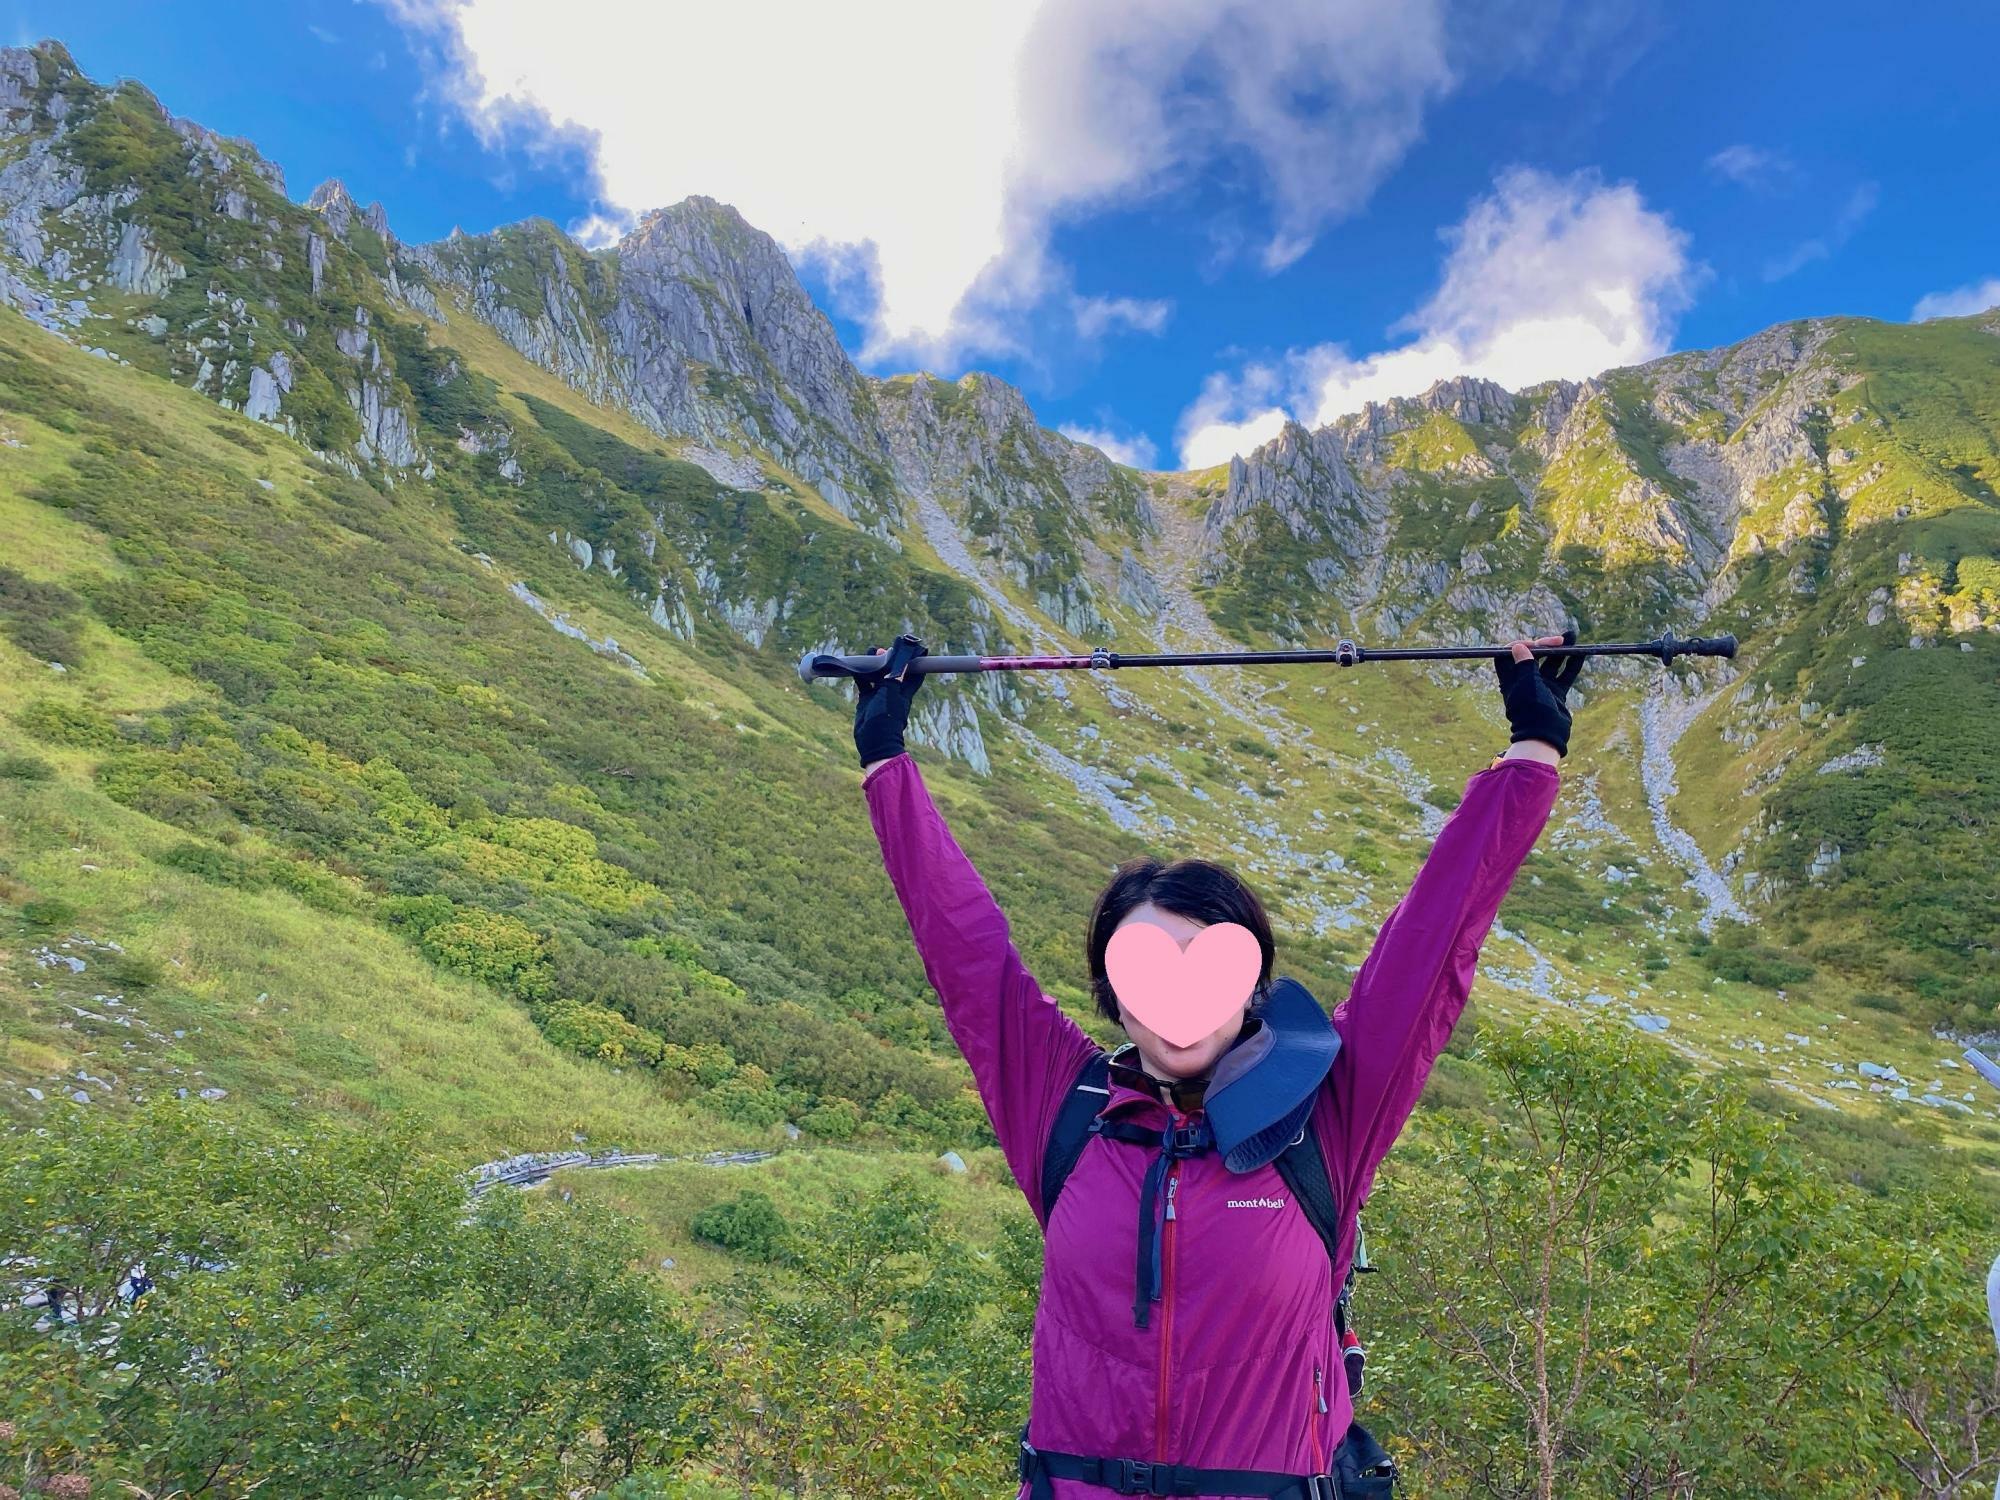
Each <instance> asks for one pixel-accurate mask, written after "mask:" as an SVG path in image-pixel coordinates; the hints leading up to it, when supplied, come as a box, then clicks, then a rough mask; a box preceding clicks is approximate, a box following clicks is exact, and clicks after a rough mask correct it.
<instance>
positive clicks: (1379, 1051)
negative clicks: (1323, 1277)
mask: <svg viewBox="0 0 2000 1500" xmlns="http://www.w3.org/2000/svg"><path fill="white" fill-rule="evenodd" d="M1560 779H1561V778H1560V777H1559V776H1558V775H1557V773H1556V769H1555V767H1554V766H1552V765H1549V764H1547V763H1545V762H1543V761H1540V760H1537V759H1533V758H1529V757H1525V756H1524V757H1519V758H1514V759H1505V760H1501V761H1499V762H1497V763H1495V764H1494V765H1492V766H1489V767H1488V768H1487V769H1486V770H1484V771H1481V772H1479V773H1478V774H1477V775H1475V776H1474V777H1473V778H1472V779H1471V780H1470V781H1468V782H1467V783H1466V784H1465V798H1464V800H1463V801H1461V802H1460V803H1459V805H1458V807H1457V809H1456V810H1455V811H1454V812H1453V813H1452V815H1451V817H1450V818H1448V819H1447V820H1446V821H1445V825H1444V827H1443V828H1442V829H1440V830H1439V832H1438V836H1437V842H1436V843H1435V844H1433V845H1432V846H1431V852H1430V856H1429V857H1428V858H1427V859H1426V860H1425V861H1424V866H1423V868H1422V869H1421V870H1419V871H1418V872H1417V878H1416V881H1415V882H1414V883H1413V884H1412V885H1411V887H1410V890H1409V894H1407V895H1406V896H1404V897H1403V899H1402V901H1400V902H1399V903H1398V904H1397V906H1396V909H1395V910H1394V911H1393V912H1391V913H1390V914H1389V920H1388V921H1387V922H1386V923H1384V924H1383V927H1382V931H1381V933H1380V934H1379V935H1378V936H1377V937H1376V939H1375V946H1374V948H1373V949H1372V950H1371V951H1370V952H1369V954H1368V957H1367V959H1366V960H1365V961H1364V962H1363V963H1362V965H1361V970H1360V972H1359V973H1358V974H1356V975H1355V977H1354V988H1353V990H1352V991H1351V992H1350V993H1349V995H1348V997H1347V999H1346V1001H1345V1002H1344V1003H1343V1004H1341V1005H1340V1006H1339V1007H1338V1008H1337V1009H1336V1010H1335V1011H1334V1013H1333V1024H1334V1028H1335V1029H1336V1030H1337V1031H1338V1032H1339V1033H1340V1039H1341V1048H1340V1054H1339V1056H1337V1057H1336V1058H1335V1059H1334V1064H1333V1072H1332V1075H1331V1079H1330V1082H1331V1090H1330V1093H1331V1096H1332V1097H1331V1100H1330V1104H1331V1112H1330V1113H1331V1123H1332V1131H1331V1135H1332V1139H1330V1140H1329V1141H1327V1142H1326V1143H1325V1144H1326V1146H1327V1148H1328V1153H1329V1154H1328V1165H1329V1167H1330V1168H1331V1169H1332V1171H1333V1173H1334V1178H1335V1185H1336V1187H1337V1188H1338V1189H1339V1190H1340V1198H1341V1202H1342V1203H1343V1204H1348V1205H1352V1206H1353V1209H1354V1210H1358V1209H1359V1207H1360V1205H1361V1202H1362V1200H1363V1199H1365V1198H1366V1197H1367V1195H1368V1188H1369V1185H1370V1184H1371V1183H1372V1182H1373V1181H1374V1179H1375V1169H1376V1168H1377V1167H1378V1166H1380V1165H1381V1162H1382V1158H1383V1157H1384V1156H1386V1155H1388V1153H1389V1147H1390V1146H1392V1145H1393V1144H1394V1143H1395V1140H1396V1137H1397V1135H1398V1134H1399V1133H1401V1131H1402V1128H1403V1124H1404V1122H1405V1121H1406V1120H1408V1119H1409V1116H1410V1111H1411V1110H1412V1109H1414V1108H1415V1107H1416V1103H1417V1096H1418V1095H1419V1094H1421V1093H1422V1092H1423V1088H1424V1081H1425V1080H1426V1079H1427V1078H1429V1077H1430V1071H1431V1065H1432V1064H1433V1063H1434V1062H1435V1061H1436V1060H1437V1055H1438V1053H1440V1052H1442V1051H1443V1050H1444V1045H1445V1042H1446V1041H1447V1040H1449V1038H1450V1036H1451V1032H1452V1028H1453V1027H1454V1026H1455V1025H1457V1024H1458V1018H1459V1015H1460V1013H1461V1012H1462V1011H1463V1010H1464V1009H1465V1000H1466V996H1467V995H1468V994H1469V993H1470V992H1471V989H1472V976H1473V970H1474V968H1475V966H1476V965H1477V963H1478V960H1479V946H1480V943H1481V942H1482V941H1484V939H1485V937H1486V933H1487V929H1489V928H1490V927H1491V926H1492V925H1493V916H1494V913H1495V912H1497V911H1498V910H1499V908H1500V902H1501V899H1502V898H1503V897H1505V896H1506V894H1507V888H1508V886H1510V885H1511V884H1512V883H1513V880H1514V873H1515V871H1517V870H1518V869H1520V867H1521V861H1522V860H1524V859H1526V858H1527V857H1528V851H1529V850H1530V849H1531V848H1533V847H1534V843H1535V839H1536V837H1537V836H1538V835H1539V834H1540V833H1541V831H1542V825H1543V824H1544V823H1546V822H1547V821H1548V815H1549V809H1550V808H1551V807H1553V806H1554V804H1555V797H1556V788H1557V784H1558V782H1559V781H1560Z"/></svg>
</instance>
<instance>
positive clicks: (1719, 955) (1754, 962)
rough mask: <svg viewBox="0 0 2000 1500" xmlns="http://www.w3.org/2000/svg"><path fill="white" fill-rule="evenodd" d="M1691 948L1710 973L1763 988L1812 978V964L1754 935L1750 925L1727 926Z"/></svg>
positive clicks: (1692, 944) (1796, 982)
mask: <svg viewBox="0 0 2000 1500" xmlns="http://www.w3.org/2000/svg"><path fill="white" fill-rule="evenodd" d="M1688 947H1689V951H1690V952H1692V953H1693V954H1694V956H1695V957H1696V958H1699V959H1700V960H1701V961H1702V963H1703V964H1705V965H1706V966H1707V967H1708V970H1709V972H1710V973H1713V974H1715V975H1718V976H1719V977H1721V978H1723V979H1730V980H1734V981H1736V982H1737V983H1739V984H1754V985H1756V986H1757V987H1758V988H1759V989H1766V990H1779V989H1783V988H1784V987H1785V986H1786V985H1791V984H1798V983H1800V982H1801V981H1803V980H1807V979H1810V978H1812V973H1813V970H1812V965H1811V964H1806V963H1801V962H1799V961H1798V960H1797V959H1794V958H1792V957H1790V956H1789V955H1787V954H1785V953H1783V952H1781V951H1779V950H1778V949H1776V948H1773V947H1771V946H1770V945H1769V944H1767V943H1760V942H1758V941H1757V940H1756V939H1755V938H1753V937H1752V936H1751V935H1750V933H1749V931H1748V929H1746V928H1742V927H1727V928H1724V929H1723V930H1722V931H1721V932H1720V933H1718V934H1717V935H1716V937H1715V938H1714V940H1713V941H1702V940H1699V939H1697V940H1696V941H1695V942H1693V943H1690V944H1689V945H1688Z"/></svg>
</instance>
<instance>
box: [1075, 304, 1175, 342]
mask: <svg viewBox="0 0 2000 1500" xmlns="http://www.w3.org/2000/svg"><path fill="white" fill-rule="evenodd" d="M1070 311H1071V312H1073V313H1074V314H1075V315H1076V331H1077V332H1078V333H1080V334H1081V335H1083V337H1085V338H1087V339H1096V338H1102V337H1103V336H1104V335H1105V334H1107V333H1109V332H1111V331H1112V330H1113V329H1116V328H1129V329H1131V330H1133V331H1134V332H1135V333H1160V332H1162V331H1164V330H1165V328H1166V326H1167V319H1168V318H1169V317H1171V316H1172V315H1173V311H1174V304H1173V303H1172V302H1170V301H1168V300H1166V299H1164V298H1161V299H1159V300H1152V299H1147V298H1140V297H1073V298H1071V299H1070Z"/></svg>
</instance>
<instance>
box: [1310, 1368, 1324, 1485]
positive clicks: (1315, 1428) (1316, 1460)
mask: <svg viewBox="0 0 2000 1500" xmlns="http://www.w3.org/2000/svg"><path fill="white" fill-rule="evenodd" d="M1321 1380H1322V1372H1321V1369H1320V1363H1319V1361H1318V1360H1314V1361H1313V1414H1312V1458H1313V1472H1314V1473H1315V1474H1318V1473H1321V1472H1323V1471H1324V1470H1325V1468H1326V1454H1325V1453H1324V1451H1322V1447H1321V1438H1320V1432H1319V1419H1320V1418H1321V1417H1323V1416H1325V1415H1326V1395H1325V1393H1324V1391H1323V1389H1322V1386H1321Z"/></svg>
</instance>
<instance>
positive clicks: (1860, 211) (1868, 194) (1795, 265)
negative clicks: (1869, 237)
mask: <svg viewBox="0 0 2000 1500" xmlns="http://www.w3.org/2000/svg"><path fill="white" fill-rule="evenodd" d="M1881 196H1882V195H1881V191H1880V189H1879V188H1877V186H1876V185H1875V184H1874V183H1872V182H1864V183H1862V184H1861V185H1860V186H1859V187H1857V188H1855V190H1854V191H1853V192H1851V193H1849V194H1848V195H1847V202H1845V203H1844V204H1842V205H1841V208H1840V216H1839V217H1838V218H1837V219H1835V220H1834V221H1833V228H1832V229H1830V230H1828V231H1827V232H1826V233H1825V234H1823V235H1815V236H1814V237H1813V238H1811V239H1809V240H1802V241H1800V242H1799V243H1798V244H1796V245H1794V246H1793V247H1792V248H1791V249H1790V250H1788V251H1786V252H1785V253H1784V254H1783V255H1780V256H1776V257H1774V258H1773V259H1771V260H1769V261H1767V262H1765V265H1764V279H1765V280H1766V281H1783V280H1784V279H1785V278H1786V277H1787V276H1790V275H1791V274H1793V273H1794V272H1795V271H1801V270H1803V269H1804V268H1805V267H1807V266H1809V265H1811V264H1812V263H1813V262H1814V261H1816V260H1826V259H1828V258H1829V257H1831V256H1832V254H1833V252H1834V251H1836V250H1838V249H1839V248H1840V247H1841V246H1842V245H1844V244H1846V243H1847V242H1848V241H1849V240H1850V239H1852V238H1853V237H1854V231H1855V230H1857V229H1859V228H1860V227H1861V221H1862V220H1864V219H1866V218H1867V217H1868V216H1869V215H1870V214H1872V213H1873V212H1875V205H1876V203H1877V202H1879V201H1880V199H1881Z"/></svg>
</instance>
